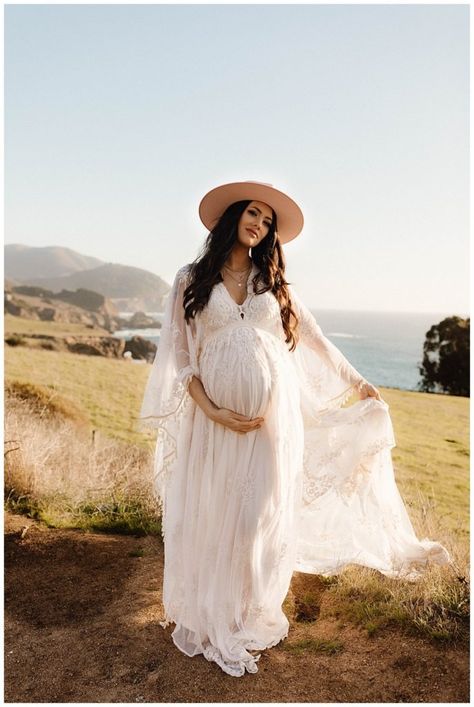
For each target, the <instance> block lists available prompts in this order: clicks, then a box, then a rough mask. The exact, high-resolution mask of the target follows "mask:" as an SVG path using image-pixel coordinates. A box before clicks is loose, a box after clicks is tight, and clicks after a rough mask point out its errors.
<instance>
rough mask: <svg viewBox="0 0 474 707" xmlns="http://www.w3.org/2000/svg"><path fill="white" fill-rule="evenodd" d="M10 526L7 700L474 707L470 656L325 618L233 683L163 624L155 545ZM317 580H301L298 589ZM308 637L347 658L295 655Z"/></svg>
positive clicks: (301, 628) (10, 518) (22, 523)
mask: <svg viewBox="0 0 474 707" xmlns="http://www.w3.org/2000/svg"><path fill="white" fill-rule="evenodd" d="M5 524H6V528H5V531H6V540H5V564H6V579H5V700H6V701H7V702H66V703H67V702H468V701H469V686H468V671H469V658H468V655H467V652H466V651H465V650H462V649H460V648H459V649H454V648H451V649H441V648H436V647H434V646H433V645H432V644H430V643H429V642H427V641H423V640H421V639H415V638H406V637H403V636H400V635H399V634H396V633H385V634H384V635H380V636H376V637H374V638H370V639H368V638H367V637H366V635H365V632H363V631H359V630H358V629H357V628H355V627H353V626H349V625H348V626H345V627H344V628H340V627H338V625H337V624H336V623H335V622H332V621H329V620H328V619H319V620H318V621H316V622H315V623H313V624H311V625H304V624H298V623H296V622H294V621H292V623H291V629H290V634H289V637H288V639H287V641H286V642H283V643H281V644H280V645H278V646H276V647H274V648H271V649H269V650H267V651H264V652H263V653H262V657H261V658H260V661H259V672H258V673H256V674H254V675H250V674H246V675H245V676H244V677H242V678H233V677H230V676H228V675H225V674H224V673H223V672H222V671H221V670H220V668H218V667H217V666H216V665H215V664H213V663H208V662H207V661H206V660H205V658H204V657H203V656H202V655H200V656H196V657H195V658H188V657H187V656H185V655H183V654H182V653H180V652H179V651H178V649H177V648H175V646H174V644H173V643H172V640H171V637H170V634H171V631H172V628H173V627H172V626H170V627H168V628H167V629H165V630H164V629H163V628H162V627H161V626H160V625H159V623H158V622H159V621H160V620H161V619H162V608H161V592H160V584H161V577H162V571H163V547H162V543H161V540H160V539H159V538H151V537H146V538H136V537H129V536H120V535H102V534H99V533H84V532H81V531H75V530H50V529H48V528H46V527H45V526H44V525H42V524H40V523H37V522H35V521H32V520H30V519H27V518H25V517H23V516H16V515H12V514H10V513H5ZM25 527H27V530H26V532H24V533H23V537H22V529H24V528H25ZM140 550H142V551H143V553H144V554H143V556H134V554H133V553H137V551H140ZM131 553H132V554H131ZM138 554H140V553H138ZM314 579H315V578H313V577H311V575H301V574H295V575H294V578H293V582H292V588H291V590H290V592H296V593H299V592H300V590H301V588H302V586H303V585H304V584H305V582H311V581H312V582H313V583H314ZM304 637H313V638H315V637H324V638H334V637H337V638H338V639H339V640H340V641H342V643H343V650H342V651H341V652H340V653H337V654H334V655H323V654H320V653H311V652H307V651H304V652H302V653H299V654H298V653H294V652H292V651H290V650H288V645H290V644H291V643H294V642H295V641H297V640H299V639H301V638H304ZM285 643H286V644H287V646H286V647H285Z"/></svg>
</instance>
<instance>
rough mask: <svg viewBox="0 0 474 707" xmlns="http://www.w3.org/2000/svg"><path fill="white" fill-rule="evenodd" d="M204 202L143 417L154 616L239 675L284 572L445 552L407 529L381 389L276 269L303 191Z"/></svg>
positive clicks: (263, 190) (405, 561) (391, 571)
mask: <svg viewBox="0 0 474 707" xmlns="http://www.w3.org/2000/svg"><path fill="white" fill-rule="evenodd" d="M199 214H200V218H201V220H202V222H203V223H204V225H205V226H206V228H207V229H208V231H209V235H208V237H207V240H206V242H205V245H204V247H203V249H202V251H201V254H200V255H199V256H198V257H197V259H196V260H195V261H194V262H193V263H191V264H190V265H186V266H184V267H182V268H181V269H180V270H179V271H178V273H177V275H176V278H175V281H174V283H173V287H172V290H171V293H170V295H169V299H168V301H167V306H166V312H165V317H164V322H163V327H162V329H161V337H160V343H159V346H158V350H157V354H156V357H155V361H154V363H153V366H152V370H151V372H150V376H149V379H148V382H147V386H146V389H145V394H144V398H143V403H142V408H141V413H140V423H139V426H140V429H144V428H146V427H152V428H156V429H157V430H158V433H157V444H156V454H155V492H156V495H157V498H158V499H159V501H160V503H161V507H162V531H163V538H164V546H165V570H164V582H163V602H164V608H165V617H164V619H165V620H164V621H163V622H162V625H163V626H164V627H166V626H167V625H168V624H169V623H170V622H173V623H175V628H174V630H173V633H172V637H173V640H174V643H175V644H176V646H177V647H178V648H179V649H180V650H181V651H183V652H184V653H185V654H186V655H188V656H195V655H197V654H200V653H203V654H204V656H205V657H206V658H207V659H208V660H209V661H215V662H216V663H217V664H218V665H219V666H220V667H221V668H222V670H224V671H225V672H226V673H228V674H229V675H233V676H237V677H238V676H242V675H243V674H244V673H245V672H246V671H248V672H250V673H254V672H256V671H257V670H258V666H257V661H258V659H259V657H260V654H259V653H258V651H261V650H263V649H265V648H269V647H270V646H273V645H275V644H276V643H278V642H279V641H281V640H282V639H283V638H285V637H286V636H287V634H288V627H289V623H288V619H287V617H286V616H285V614H284V612H283V610H282V603H283V601H284V599H285V596H286V594H287V592H288V588H289V585H290V581H291V577H292V573H293V571H295V570H296V571H300V572H309V573H314V574H324V575H330V574H335V573H338V572H340V571H341V570H342V569H343V568H344V567H345V566H346V565H348V564H350V563H357V564H360V565H364V566H367V567H372V568H374V569H377V570H379V571H380V572H382V573H383V574H385V575H387V576H389V577H396V578H401V579H402V578H403V579H408V580H416V579H417V578H418V577H420V576H421V573H422V571H423V568H424V567H426V565H427V563H428V561H430V560H431V561H434V562H436V563H439V564H447V563H448V562H450V556H449V554H448V552H447V550H446V549H445V548H444V547H443V546H442V545H440V544H439V543H437V542H433V541H430V540H428V539H426V538H425V539H423V540H419V539H418V538H417V537H416V535H415V532H414V529H413V526H412V524H411V521H410V519H409V517H408V515H407V511H406V509H405V506H404V503H403V501H402V499H401V497H400V494H399V492H398V489H397V486H396V483H395V478H394V472H393V466H392V459H391V451H390V450H391V448H392V447H393V446H395V439H394V434H393V427H392V423H391V419H390V415H389V412H388V405H387V404H386V403H385V402H384V401H383V400H382V398H381V396H380V393H379V391H378V390H377V388H375V387H374V386H373V385H371V384H370V383H369V382H368V381H367V380H366V379H365V378H364V377H363V376H361V375H360V374H359V373H358V371H357V370H356V369H355V368H353V366H351V364H350V363H349V362H348V361H347V359H346V358H345V357H344V356H343V355H342V353H341V352H340V351H339V349H337V347H336V346H334V345H333V344H332V343H331V342H330V341H329V340H328V339H327V338H326V337H325V336H324V335H323V333H322V331H321V329H320V327H319V326H318V324H317V323H316V321H315V319H314V317H313V316H312V314H311V313H310V312H309V311H308V309H307V308H306V307H305V305H304V304H303V303H302V302H301V301H300V299H299V298H298V296H297V294H296V292H295V291H294V290H293V288H292V287H291V286H290V285H289V284H288V283H287V282H286V280H285V260H284V256H283V251H282V244H284V243H287V242H288V241H290V240H291V239H293V238H295V237H296V236H297V235H298V234H299V233H300V231H301V229H302V227H303V216H302V213H301V210H300V208H299V207H298V205H297V204H296V203H295V202H294V201H293V200H292V199H291V198H290V197H288V196H287V195H286V194H284V193H283V192H281V191H279V190H277V189H275V188H274V187H272V186H271V185H269V184H263V183H260V182H249V181H247V182H236V183H232V184H224V185H222V186H219V187H216V188H215V189H213V190H212V191H210V192H209V193H207V194H206V195H205V196H204V198H203V199H202V201H201V204H200V207H199ZM352 397H354V398H355V400H356V402H354V403H353V404H352V405H346V406H344V403H346V402H347V401H348V400H349V398H352ZM343 406H344V407H343Z"/></svg>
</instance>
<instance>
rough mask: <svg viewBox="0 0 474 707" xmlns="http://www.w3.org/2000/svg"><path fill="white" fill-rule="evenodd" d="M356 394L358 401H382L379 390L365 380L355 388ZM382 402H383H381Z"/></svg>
mask: <svg viewBox="0 0 474 707" xmlns="http://www.w3.org/2000/svg"><path fill="white" fill-rule="evenodd" d="M357 393H358V395H359V399H360V400H365V398H376V399H377V400H382V396H381V395H380V392H379V390H378V389H377V388H376V387H375V386H374V385H372V383H369V382H368V381H366V380H363V381H361V382H360V383H359V385H358V386H357ZM382 402H383V400H382Z"/></svg>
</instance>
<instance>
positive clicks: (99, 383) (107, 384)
mask: <svg viewBox="0 0 474 707" xmlns="http://www.w3.org/2000/svg"><path fill="white" fill-rule="evenodd" d="M149 370H150V366H149V365H147V364H135V363H132V362H131V361H127V360H120V359H112V358H105V357H101V356H86V355H85V354H72V353H68V352H63V351H45V350H41V349H31V348H28V347H23V346H22V347H20V346H15V347H10V346H5V375H6V379H7V380H10V381H20V382H23V383H34V384H36V385H41V386H45V387H46V388H49V389H51V391H52V392H54V393H56V394H58V395H60V396H61V397H62V398H66V399H69V400H70V401H71V402H72V403H73V404H74V405H76V406H79V407H80V408H83V410H84V412H85V414H86V415H87V417H88V418H89V420H90V423H91V425H92V427H93V428H94V429H99V430H100V431H101V432H103V433H104V434H106V435H109V436H111V437H113V438H115V439H119V440H123V441H126V442H134V443H136V444H141V445H144V444H146V441H147V439H148V440H149V439H150V435H146V434H144V433H139V432H137V431H136V429H135V419H134V418H135V417H136V416H137V415H138V413H139V409H140V403H141V396H142V393H143V389H144V386H145V382H146V379H147V376H148V373H149Z"/></svg>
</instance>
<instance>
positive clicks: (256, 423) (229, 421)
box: [211, 408, 264, 435]
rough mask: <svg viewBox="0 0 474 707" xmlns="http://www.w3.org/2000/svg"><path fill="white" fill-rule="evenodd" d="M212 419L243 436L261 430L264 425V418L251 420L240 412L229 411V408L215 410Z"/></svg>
mask: <svg viewBox="0 0 474 707" xmlns="http://www.w3.org/2000/svg"><path fill="white" fill-rule="evenodd" d="M211 419H212V420H213V421H214V422H218V423H219V424H220V425H224V427H228V428H229V429H230V430H233V431H234V432H237V433H238V434H241V435H244V434H247V432H251V431H252V430H258V429H260V427H261V426H262V425H263V423H264V418H263V417H254V418H251V417H247V416H246V415H240V414H239V413H238V412H234V411H233V410H228V409H227V408H217V410H214V411H213V413H212V417H211Z"/></svg>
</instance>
